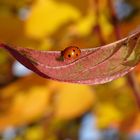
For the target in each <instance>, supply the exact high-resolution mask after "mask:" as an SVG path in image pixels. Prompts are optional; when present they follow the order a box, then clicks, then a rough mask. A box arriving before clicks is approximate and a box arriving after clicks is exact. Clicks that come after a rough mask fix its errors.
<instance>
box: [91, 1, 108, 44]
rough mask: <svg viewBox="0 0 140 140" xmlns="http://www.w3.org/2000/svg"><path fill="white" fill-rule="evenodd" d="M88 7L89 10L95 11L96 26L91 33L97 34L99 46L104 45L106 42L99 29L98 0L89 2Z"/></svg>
mask: <svg viewBox="0 0 140 140" xmlns="http://www.w3.org/2000/svg"><path fill="white" fill-rule="evenodd" d="M89 5H90V8H91V9H93V10H94V11H95V16H96V26H94V27H93V32H96V33H97V34H98V37H99V40H100V44H101V45H105V44H106V41H105V39H104V36H103V34H102V30H101V27H100V21H99V18H100V8H99V0H89ZM93 7H94V8H93Z"/></svg>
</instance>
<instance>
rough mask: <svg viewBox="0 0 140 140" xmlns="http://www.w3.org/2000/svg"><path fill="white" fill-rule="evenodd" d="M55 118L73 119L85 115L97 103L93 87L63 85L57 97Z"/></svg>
mask: <svg viewBox="0 0 140 140" xmlns="http://www.w3.org/2000/svg"><path fill="white" fill-rule="evenodd" d="M56 99H57V100H56V102H55V117H56V118H59V119H73V118H75V117H79V116H81V115H82V114H83V113H85V112H86V111H87V110H88V109H89V108H90V107H91V106H92V105H93V104H94V102H95V95H94V91H93V89H92V88H91V87H89V86H85V85H77V84H63V87H61V88H60V89H59V90H58V92H57V96H56Z"/></svg>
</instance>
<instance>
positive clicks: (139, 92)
mask: <svg viewBox="0 0 140 140" xmlns="http://www.w3.org/2000/svg"><path fill="white" fill-rule="evenodd" d="M108 5H109V8H110V14H111V17H112V23H113V26H114V34H115V36H116V39H117V40H119V39H120V38H121V33H120V27H119V24H118V23H119V21H118V18H117V15H116V12H115V10H114V9H115V8H114V6H113V1H112V0H108ZM127 81H128V84H129V86H130V87H131V89H132V91H133V94H134V97H135V100H136V102H137V105H138V107H139V108H140V88H139V84H138V82H137V79H136V76H135V73H134V72H133V71H132V72H130V73H128V75H127Z"/></svg>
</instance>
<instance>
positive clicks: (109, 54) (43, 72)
mask: <svg viewBox="0 0 140 140" xmlns="http://www.w3.org/2000/svg"><path fill="white" fill-rule="evenodd" d="M0 47H2V48H4V49H6V50H7V51H8V52H10V53H11V54H12V55H13V56H14V57H15V58H16V59H17V60H18V61H19V62H21V63H22V64H23V65H25V66H26V67H27V68H29V69H31V70H32V71H34V72H35V73H37V74H39V75H40V76H42V77H44V78H49V79H53V80H58V81H64V82H70V83H80V84H102V83H106V82H109V81H112V80H114V79H117V78H119V77H121V76H124V75H125V74H127V73H128V72H129V71H130V70H132V69H133V68H134V67H135V66H136V65H137V64H138V63H139V61H140V32H137V33H134V34H132V35H130V36H128V37H126V38H124V39H121V40H119V41H116V42H114V43H111V44H108V45H105V46H102V47H98V48H92V49H82V50H81V55H80V57H78V58H77V59H74V60H73V59H72V60H64V61H62V60H59V58H60V57H61V51H38V50H32V49H28V48H13V47H10V46H7V45H5V44H1V45H0Z"/></svg>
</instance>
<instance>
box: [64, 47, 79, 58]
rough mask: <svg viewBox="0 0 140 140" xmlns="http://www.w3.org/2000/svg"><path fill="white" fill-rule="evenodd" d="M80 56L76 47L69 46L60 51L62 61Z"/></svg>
mask: <svg viewBox="0 0 140 140" xmlns="http://www.w3.org/2000/svg"><path fill="white" fill-rule="evenodd" d="M80 54H81V50H80V49H79V48H78V47H76V46H70V47H67V48H65V49H64V51H62V56H63V58H64V59H76V58H77V57H79V56H80Z"/></svg>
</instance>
